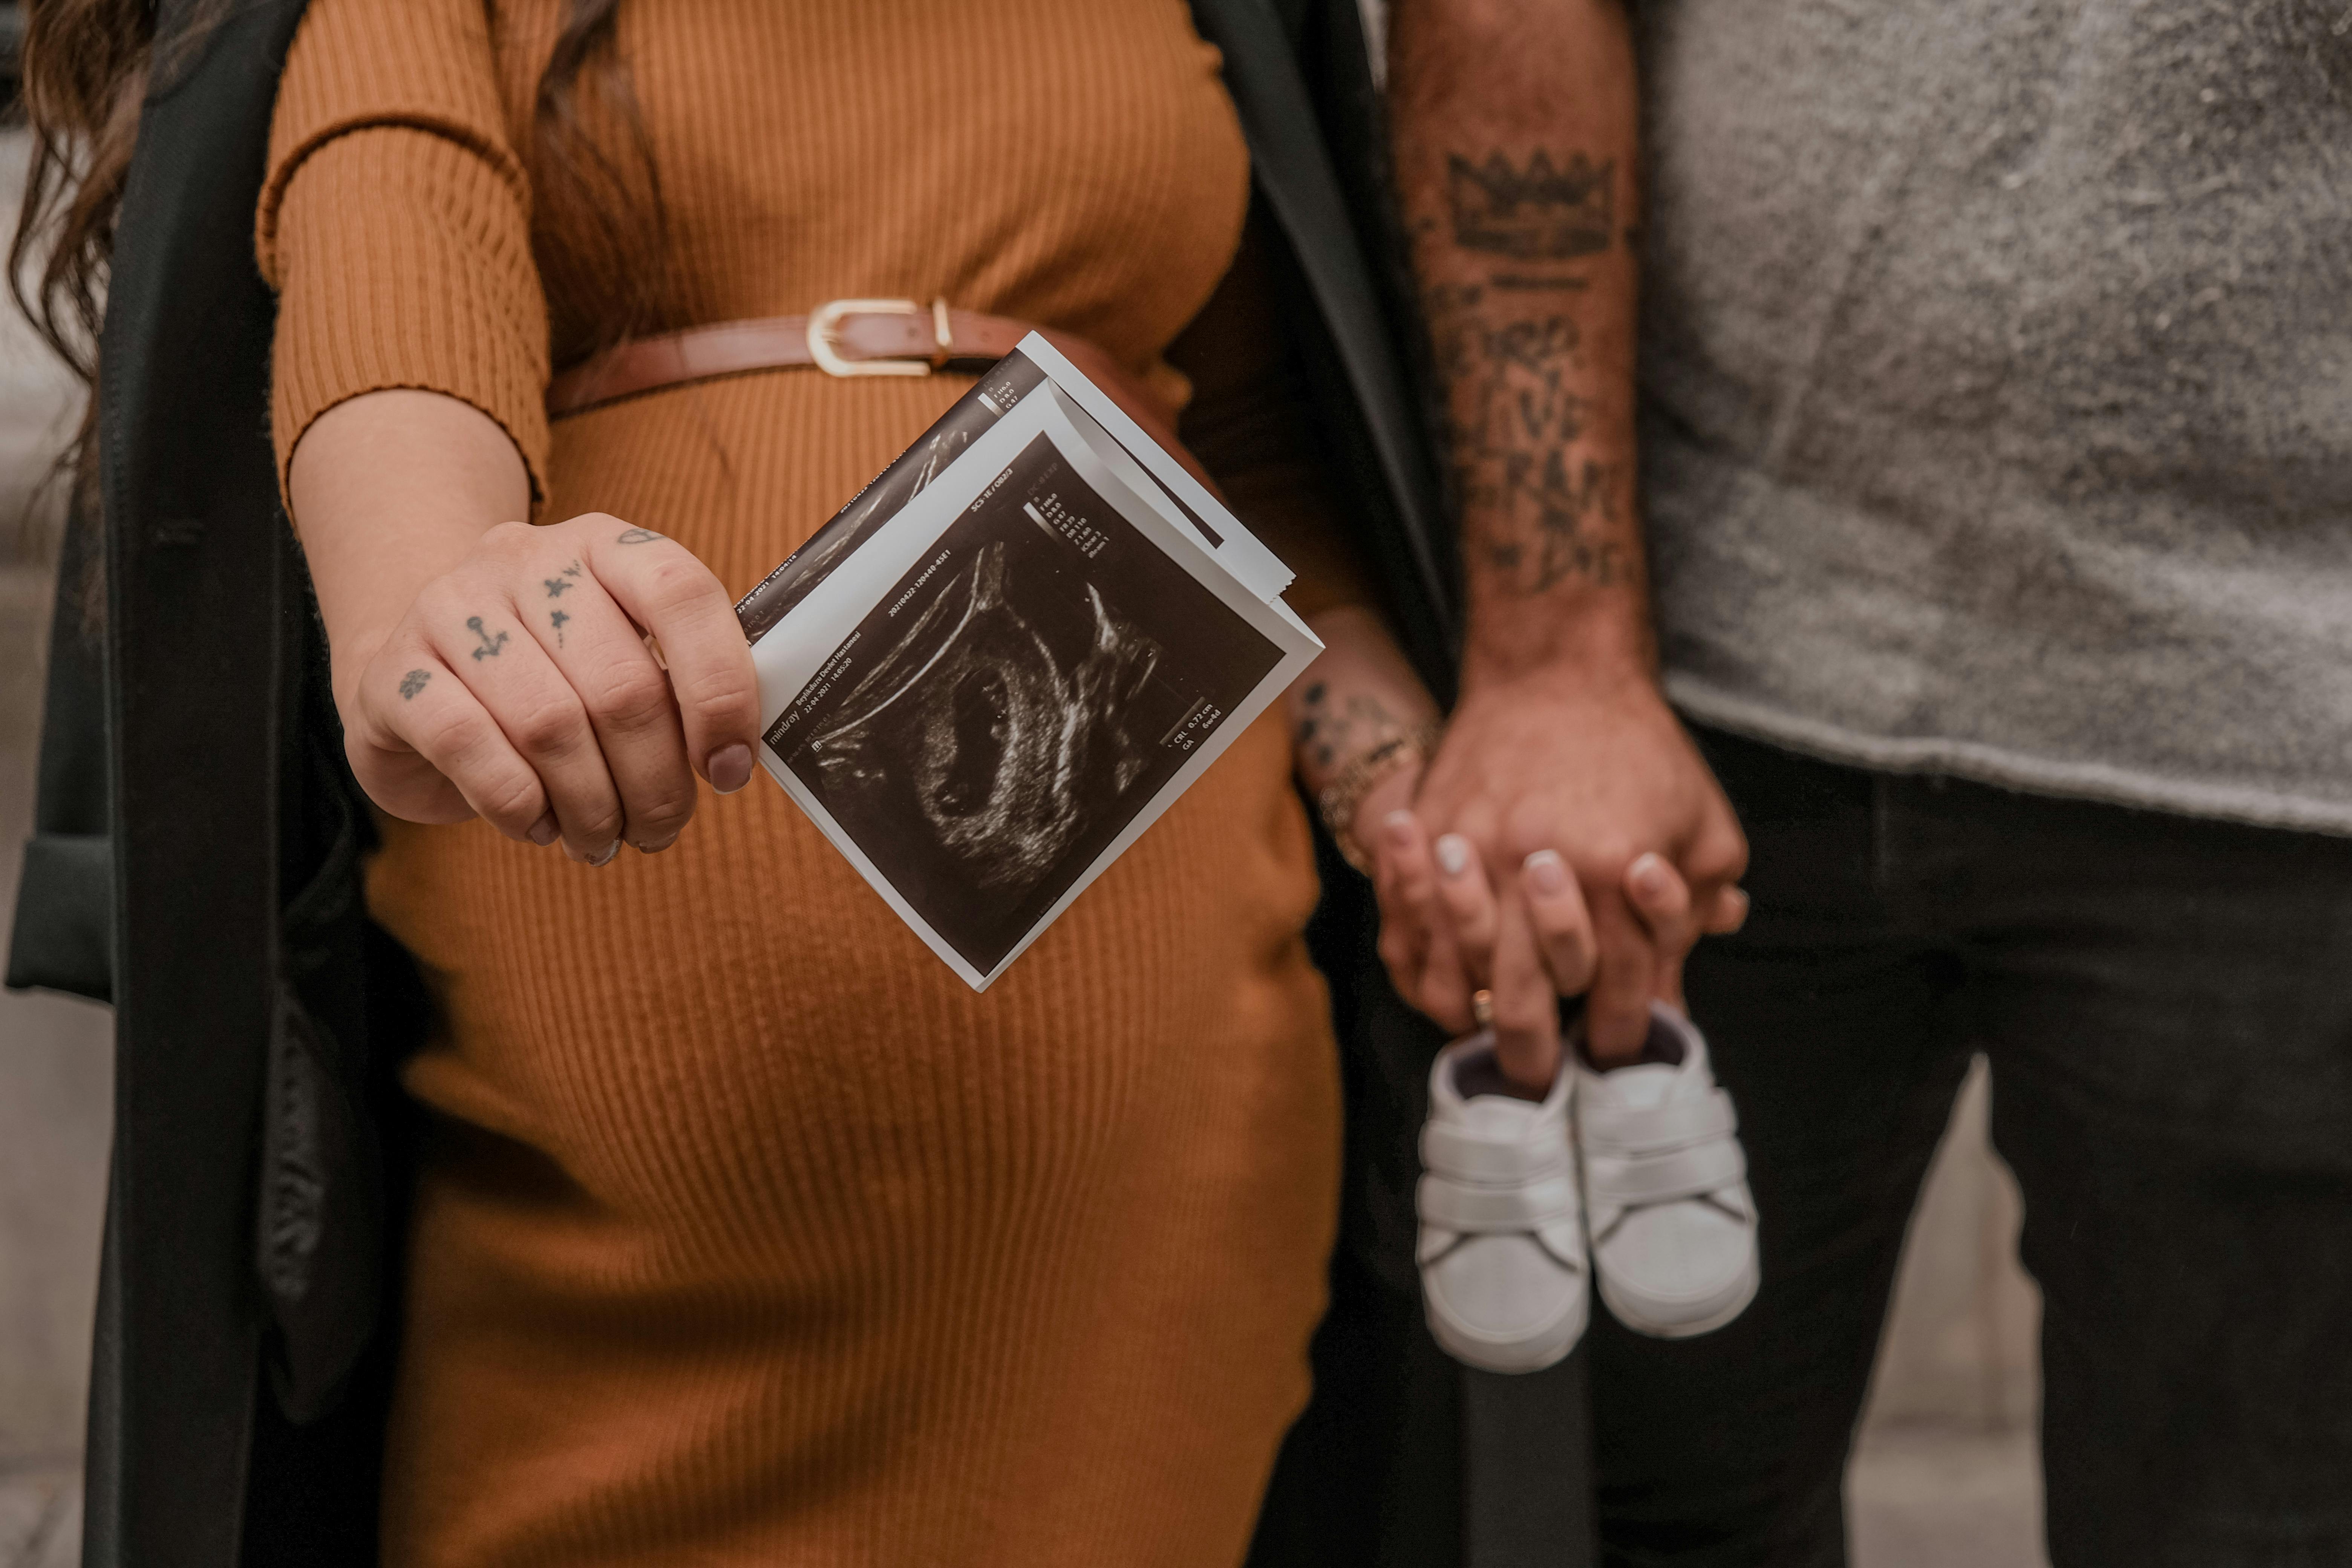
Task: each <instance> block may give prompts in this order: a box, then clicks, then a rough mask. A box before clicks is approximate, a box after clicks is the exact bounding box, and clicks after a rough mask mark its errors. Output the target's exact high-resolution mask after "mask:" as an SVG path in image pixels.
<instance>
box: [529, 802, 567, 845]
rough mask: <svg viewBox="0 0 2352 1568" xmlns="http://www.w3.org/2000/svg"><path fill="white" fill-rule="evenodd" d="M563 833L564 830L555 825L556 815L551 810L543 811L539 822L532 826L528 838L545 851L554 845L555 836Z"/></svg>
mask: <svg viewBox="0 0 2352 1568" xmlns="http://www.w3.org/2000/svg"><path fill="white" fill-rule="evenodd" d="M562 831H563V829H562V828H561V827H558V826H556V825H555V813H554V812H553V811H551V810H550V811H543V812H541V813H540V815H539V820H538V821H537V822H534V823H532V824H531V825H530V834H529V835H528V836H527V837H529V838H530V841H531V842H532V843H533V844H536V845H538V846H539V847H541V849H544V848H546V847H548V846H549V845H551V844H552V843H554V842H555V836H556V835H557V834H559V833H561V832H562Z"/></svg>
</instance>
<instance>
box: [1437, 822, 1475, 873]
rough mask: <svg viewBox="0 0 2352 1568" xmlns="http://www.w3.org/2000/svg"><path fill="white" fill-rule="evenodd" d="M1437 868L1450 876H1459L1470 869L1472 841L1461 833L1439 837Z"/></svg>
mask: <svg viewBox="0 0 2352 1568" xmlns="http://www.w3.org/2000/svg"><path fill="white" fill-rule="evenodd" d="M1437 868H1438V869H1439V870H1441V871H1443V872H1444V873H1445V874H1446V875H1447V876H1449V877H1459V876H1460V875H1462V873H1463V872H1465V871H1467V870H1468V869H1470V841H1469V840H1468V839H1467V838H1465V837H1462V835H1460V834H1459V833H1449V834H1447V835H1446V836H1445V837H1443V838H1441V839H1439V840H1438V841H1437Z"/></svg>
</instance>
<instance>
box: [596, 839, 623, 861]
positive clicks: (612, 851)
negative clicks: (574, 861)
mask: <svg viewBox="0 0 2352 1568" xmlns="http://www.w3.org/2000/svg"><path fill="white" fill-rule="evenodd" d="M620 852H621V841H620V840H619V839H617V838H615V839H614V840H613V842H611V843H610V844H607V845H605V846H604V853H603V854H601V855H591V856H590V857H588V864H590V865H591V866H609V865H611V864H612V863H613V857H614V856H615V855H618V854H619V853H620Z"/></svg>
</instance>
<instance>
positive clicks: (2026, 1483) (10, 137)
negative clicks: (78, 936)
mask: <svg viewBox="0 0 2352 1568" xmlns="http://www.w3.org/2000/svg"><path fill="white" fill-rule="evenodd" d="M25 156H26V141H25V136H24V133H23V132H5V133H0V212H5V213H9V214H13V213H14V211H15V210H16V195H17V191H18V187H19V185H20V184H21V180H22V173H23V166H24V160H25ZM78 400H79V387H78V385H77V384H75V383H74V382H73V380H72V378H71V377H69V376H68V375H67V374H65V373H64V371H63V369H62V368H61V367H60V366H59V365H58V363H57V362H56V361H55V360H54V358H53V357H52V356H51V355H50V354H49V353H48V351H47V349H46V348H45V347H43V346H42V345H41V343H40V342H38V340H37V339H36V338H34V337H33V335H32V334H31V333H30V332H29V331H27V330H26V327H25V326H24V324H23V322H22V321H20V320H19V319H18V318H17V317H16V313H15V312H14V311H13V310H7V311H5V313H0V941H5V931H6V929H7V921H8V920H9V918H10V915H11V914H12V913H13V911H14V909H15V905H16V875H17V862H18V855H19V850H18V846H19V845H21V844H22V842H23V840H24V838H25V836H26V833H27V832H28V831H29V825H30V822H31V817H32V776H33V744H34V737H35V735H36V733H37V723H38V717H39V710H40V693H41V686H40V668H41V663H42V658H43V655H44V652H45V650H46V647H47V640H46V639H47V616H48V607H49V592H48V588H49V574H48V568H47V562H48V561H49V560H51V559H52V558H53V546H54V539H55V530H56V526H57V518H58V505H57V501H58V494H57V489H56V487H55V486H50V487H49V488H48V489H46V490H45V489H43V486H44V484H45V483H46V482H47V479H48V475H49V470H50V468H51V462H52V458H53V457H54V455H55V453H56V452H57V451H58V448H59V447H60V446H61V445H62V443H63V441H64V440H65V438H66V437H67V436H68V434H69V433H70V430H71V427H72V422H73V420H74V418H75V417H76V415H77V410H78V408H79V401H78ZM111 1092H112V1073H111V1062H110V1032H109V1020H108V1016H107V1014H106V1011H105V1010H104V1009H103V1008H100V1007H96V1006H93V1005H89V1004H86V1003H81V1002H76V1001H72V1000H68V999H67V998H64V997H58V996H47V995H20V994H12V993H0V1568H62V1565H64V1564H68V1563H76V1562H78V1561H79V1555H80V1534H81V1531H80V1506H79V1504H80V1500H79V1468H78V1467H79V1455H80V1449H81V1440H82V1401H83V1397H84V1394H85V1392H86V1387H87V1363H88V1357H89V1324H90V1314H91V1310H92V1305H93V1301H94V1298H95V1295H96V1282H97V1274H98V1237H99V1223H100V1212H101V1207H102V1205H103V1203H104V1199H105V1187H106V1152H107V1126H108V1112H109V1102H110V1095H111ZM1985 1107H1986V1100H1985V1091H1984V1083H1983V1075H1982V1071H1981V1065H1979V1072H1978V1073H1977V1075H1976V1076H1975V1077H1973V1078H1972V1079H1970V1083H1969V1090H1968V1092H1967V1094H1966V1095H1965V1096H1964V1097H1963V1099H1962V1100H1961V1102H1960V1105H1959V1108H1958V1111H1957V1113H1956V1114H1955V1116H1954V1118H1953V1123H1952V1129H1951V1131H1950V1132H1949V1134H1948V1136H1947V1138H1946V1141H1945V1146H1944V1148H1943V1150H1942V1152H1940V1154H1939V1155H1938V1156H1937V1163H1936V1167H1935V1171H1934V1173H1933V1174H1932V1175H1931V1177H1930V1178H1929V1184H1928V1192H1927V1199H1926V1202H1925V1203H1924V1204H1923V1205H1922V1207H1921V1209H1920V1212H1919V1215H1918V1217H1917V1219H1916V1222H1915V1224H1914V1226H1913V1230H1912V1236H1911V1240H1910V1244H1909V1247H1908V1250H1907V1252H1906V1257H1905V1261H1904V1266H1903V1277H1902V1283H1901V1285H1900V1288H1899V1290H1898V1294H1897V1297H1896V1304H1895V1317H1894V1321H1893V1323H1892V1325H1891V1328H1890V1330H1889V1332H1888V1334H1887V1337H1886V1342H1885V1345H1884V1346H1883V1347H1882V1349H1881V1353H1880V1357H1879V1365H1878V1371H1877V1375H1876V1381H1875V1384H1874V1388H1873V1394H1872V1399H1871V1405H1870V1412H1869V1415H1868V1416H1867V1418H1866V1419H1865V1421H1864V1428H1863V1433H1862V1438H1861V1442H1860V1444H1859V1446H1858V1447H1857V1450H1856V1453H1855V1456H1854V1460H1853V1468H1852V1470H1851V1471H1850V1473H1849V1478H1848V1490H1849V1495H1850V1497H1851V1500H1852V1503H1853V1508H1852V1515H1853V1546H1854V1552H1853V1556H1854V1562H1855V1563H1856V1568H2040V1565H2041V1564H2042V1561H2043V1559H2042V1549H2041V1521H2042V1510H2041V1490H2040V1482H2039V1479H2038V1475H2037V1469H2036V1458H2035V1449H2034V1442H2033V1426H2032V1424H2033V1412H2034V1402H2035V1398H2036V1394H2037V1373H2036V1366H2035V1361H2034V1332H2035V1324H2036V1319H2037V1312H2038V1308H2037V1302H2036V1298H2035V1296H2034V1292H2033V1289H2032V1285H2031V1284H2030V1283H2029V1282H2028V1281H2027V1280H2026V1279H2024V1277H2023V1276H2022V1275H2021V1273H2020V1272H2019V1271H2018V1268H2017V1266H2016V1264H2015V1262H2014V1261H2013V1256H2014V1250H2013V1249H2014V1241H2015V1237H2016V1227H2017V1218H2018V1205H2017V1198H2016V1194H2015V1190H2014V1188H2013V1187H2012V1186H2011V1184H2010V1182H2009V1178H2008V1175H2007V1173H2006V1172H2004V1171H2003V1170H2002V1169H2001V1168H2000V1164H1999V1163H1998V1162H1997V1161H1996V1160H1995V1159H1994V1158H1993V1157H1992V1155H1991V1153H1990V1150H1989V1149H1988V1147H1987V1145H1986V1141H1985Z"/></svg>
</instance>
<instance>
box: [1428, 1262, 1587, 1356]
mask: <svg viewBox="0 0 2352 1568" xmlns="http://www.w3.org/2000/svg"><path fill="white" fill-rule="evenodd" d="M1422 1315H1423V1317H1424V1318H1426V1319H1427V1320H1428V1322H1429V1333H1430V1337H1431V1338H1432V1339H1433V1340H1435V1341H1436V1342H1437V1343H1438V1348H1439V1349H1441V1350H1443V1351H1444V1352H1445V1353H1446V1354H1447V1355H1450V1356H1452V1357H1453V1358H1454V1360H1455V1361H1458V1362H1460V1363H1462V1364H1463V1365H1465V1366H1475V1367H1476V1368H1477V1369H1478V1370H1479V1371H1481V1372H1507V1373H1521V1372H1541V1371H1542V1370H1543V1369H1544V1368H1546V1367H1548V1366H1552V1365H1555V1364H1557V1363H1559V1362H1562V1361H1565V1360H1567V1359H1568V1352H1570V1351H1572V1350H1574V1349H1575V1348H1576V1346H1577V1343H1578V1342H1579V1341H1580V1340H1582V1339H1583V1338H1584V1331H1585V1330H1586V1329H1587V1328H1588V1327H1590V1326H1591V1322H1592V1307H1591V1297H1590V1293H1589V1292H1587V1291H1586V1290H1585V1289H1584V1288H1583V1287H1582V1285H1581V1284H1580V1285H1579V1286H1578V1288H1577V1292H1576V1300H1573V1301H1572V1302H1570V1304H1569V1309H1568V1310H1567V1311H1565V1312H1563V1313H1562V1314H1561V1315H1560V1317H1559V1319H1558V1320H1557V1321H1554V1322H1552V1323H1550V1324H1548V1325H1547V1326H1546V1327H1545V1328H1543V1329H1542V1330H1541V1331H1538V1332H1537V1333H1534V1334H1530V1335H1528V1336H1527V1337H1526V1338H1524V1339H1514V1340H1510V1341H1507V1342H1505V1341H1496V1340H1486V1339H1480V1338H1478V1337H1476V1336H1475V1335H1474V1334H1471V1333H1470V1332H1469V1331H1466V1330H1464V1329H1462V1328H1460V1327H1458V1326H1456V1325H1454V1324H1453V1323H1450V1322H1448V1321H1446V1320H1445V1319H1444V1317H1443V1316H1442V1315H1440V1314H1439V1313H1437V1312H1435V1311H1433V1310H1429V1302H1428V1299H1427V1297H1426V1295H1425V1294H1424V1296H1423V1313H1422Z"/></svg>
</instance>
